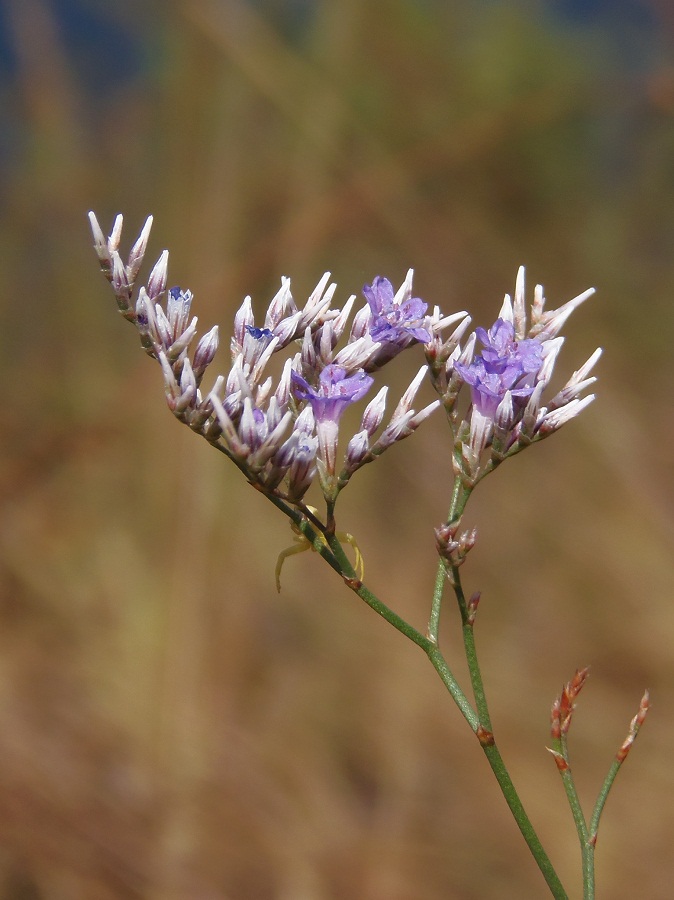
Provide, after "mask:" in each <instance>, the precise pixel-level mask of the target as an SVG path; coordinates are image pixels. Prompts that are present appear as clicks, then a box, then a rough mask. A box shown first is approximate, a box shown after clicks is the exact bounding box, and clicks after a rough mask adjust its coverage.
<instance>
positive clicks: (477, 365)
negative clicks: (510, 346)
mask: <svg viewBox="0 0 674 900" xmlns="http://www.w3.org/2000/svg"><path fill="white" fill-rule="evenodd" d="M454 368H455V369H456V371H457V372H458V373H459V375H460V376H461V378H462V379H463V380H464V381H465V383H466V384H469V385H470V394H471V398H472V401H473V406H474V407H475V408H476V409H477V410H478V412H480V413H481V414H482V415H483V416H485V417H486V418H489V419H493V418H494V417H495V416H496V410H497V409H498V407H499V404H500V403H501V401H502V400H503V398H504V397H505V395H506V393H507V392H508V391H510V395H511V396H512V397H529V396H530V395H531V394H532V393H533V390H534V386H533V385H526V384H519V385H518V381H519V380H520V379H521V378H522V370H521V368H520V367H519V365H517V364H513V363H508V362H507V360H506V365H505V366H504V367H503V371H501V372H490V371H488V369H487V366H486V364H485V362H484V360H483V359H482V358H481V357H479V356H478V357H477V359H476V360H475V361H474V362H472V363H471V364H470V365H469V366H462V365H461V364H460V363H456V365H455V366H454Z"/></svg>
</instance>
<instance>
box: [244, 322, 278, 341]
mask: <svg viewBox="0 0 674 900" xmlns="http://www.w3.org/2000/svg"><path fill="white" fill-rule="evenodd" d="M244 328H245V329H246V331H247V332H248V334H249V335H250V336H251V337H252V338H255V340H256V341H261V340H262V339H263V338H264V339H265V340H267V341H270V340H271V339H272V338H273V337H274V332H273V331H270V330H269V328H256V327H255V326H254V325H244Z"/></svg>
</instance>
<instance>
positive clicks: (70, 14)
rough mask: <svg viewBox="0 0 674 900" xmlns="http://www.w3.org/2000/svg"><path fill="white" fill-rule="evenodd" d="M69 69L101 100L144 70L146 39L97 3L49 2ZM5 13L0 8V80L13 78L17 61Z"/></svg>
mask: <svg viewBox="0 0 674 900" xmlns="http://www.w3.org/2000/svg"><path fill="white" fill-rule="evenodd" d="M45 8H46V9H47V10H48V11H49V13H50V15H51V17H52V20H53V21H54V22H55V23H56V26H57V29H58V33H59V37H60V39H61V41H62V44H63V49H64V50H65V52H66V54H67V55H68V58H69V59H70V60H71V62H72V66H73V69H74V71H75V74H76V75H77V77H78V78H79V79H80V80H81V84H82V85H83V87H84V88H85V89H86V91H87V92H88V93H92V94H93V93H95V94H97V95H101V94H102V95H105V94H106V93H107V92H108V91H110V90H115V89H117V88H118V87H119V85H120V83H121V84H123V83H124V82H128V81H133V80H134V79H136V78H138V77H139V76H141V75H142V74H144V73H145V72H146V71H147V64H148V59H147V49H146V47H145V46H144V44H145V41H146V40H147V37H148V36H147V35H146V34H144V33H143V30H142V28H139V27H134V23H133V21H132V20H131V18H130V17H128V16H127V17H125V16H124V15H123V14H122V15H120V14H119V13H117V14H112V15H111V13H110V9H109V8H108V7H107V6H106V5H103V4H92V3H89V2H86V0H83V2H79V0H49V2H47V3H46V4H45ZM9 16H10V10H8V8H7V7H6V6H4V7H3V6H0V75H1V76H2V77H3V78H7V77H9V78H11V77H13V76H15V75H16V74H17V69H18V58H17V53H16V48H15V46H14V36H13V34H12V29H11V27H10V21H9Z"/></svg>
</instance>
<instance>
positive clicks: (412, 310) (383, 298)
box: [363, 275, 431, 346]
mask: <svg viewBox="0 0 674 900" xmlns="http://www.w3.org/2000/svg"><path fill="white" fill-rule="evenodd" d="M363 294H364V296H365V299H366V300H367V302H368V304H369V306H370V310H371V312H372V321H371V324H370V337H371V338H372V340H373V341H379V342H380V343H390V344H397V345H399V346H401V345H404V346H406V345H407V344H409V343H411V342H413V341H421V343H423V344H426V343H428V341H430V339H431V333H430V331H429V330H428V328H426V324H425V315H426V310H427V309H428V304H427V303H424V301H423V300H421V299H420V298H419V297H409V298H408V299H407V300H402V302H396V299H395V294H394V291H393V285H392V284H391V282H390V281H389V280H388V278H383V277H382V276H381V275H377V276H376V278H375V279H374V281H373V282H372V284H371V285H369V284H366V285H364V286H363Z"/></svg>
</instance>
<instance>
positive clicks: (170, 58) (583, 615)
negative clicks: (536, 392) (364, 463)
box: [0, 0, 674, 900]
mask: <svg viewBox="0 0 674 900" xmlns="http://www.w3.org/2000/svg"><path fill="white" fill-rule="evenodd" d="M673 50H674V7H672V5H671V4H670V3H668V2H667V0H622V2H620V0H593V2H591V0H558V2H554V0H547V2H546V0H510V2H499V0H474V2H471V3H462V2H458V0H416V2H415V0H389V2H383V0H365V2H364V0H342V2H339V3H331V2H329V0H311V2H309V0H258V2H252V0H249V2H246V0H189V2H187V0H184V2H180V0H170V2H166V0H117V2H116V3H114V4H111V3H108V2H104V0H4V2H3V3H1V4H0V78H1V81H0V115H1V116H2V121H1V124H0V166H1V171H0V273H1V280H2V292H1V295H0V296H1V299H0V317H1V321H0V373H1V378H2V384H3V385H4V388H3V397H4V400H3V404H4V406H3V410H2V426H1V432H0V433H1V440H0V509H1V516H0V897H1V898H3V900H4V898H7V900H80V898H81V900H90V898H91V900H126V898H129V900H132V898H141V900H454V898H455V900H477V898H483V897H497V896H498V897H499V898H505V900H521V898H538V897H541V898H543V897H546V896H548V894H547V889H546V887H545V885H544V883H543V880H542V878H541V876H540V874H539V872H538V870H537V868H536V867H535V865H534V863H533V862H532V860H531V859H530V857H529V854H528V850H527V848H526V846H525V845H524V843H523V841H522V840H521V837H520V836H519V833H518V832H517V829H516V827H515V825H514V823H513V822H512V821H511V819H510V816H509V813H508V811H507V808H506V806H505V803H504V802H503V800H502V798H501V797H500V794H499V792H498V789H497V787H496V784H495V783H494V781H493V779H492V777H491V773H490V771H489V769H488V767H487V764H486V762H485V760H484V759H483V758H482V754H481V753H480V752H479V749H478V747H477V746H476V744H475V741H474V738H473V737H472V736H471V735H470V733H469V731H468V729H467V728H466V726H465V723H464V722H463V720H462V719H461V717H460V716H459V714H458V713H457V711H456V710H455V709H454V707H453V705H452V702H451V700H450V698H449V696H448V695H447V694H446V693H445V691H444V689H443V688H442V686H441V685H440V683H439V681H438V680H437V678H436V676H435V674H434V672H433V671H432V669H431V667H430V666H429V665H428V662H427V660H426V659H425V657H424V655H423V653H421V652H420V651H418V650H417V649H416V648H415V647H414V646H412V645H411V644H408V643H407V642H406V641H405V640H404V639H403V638H402V637H401V636H400V635H399V634H397V633H396V632H394V631H393V630H392V629H390V628H389V627H388V626H387V625H386V624H385V623H384V622H383V621H381V620H380V619H378V618H377V617H376V616H375V615H374V614H373V613H372V612H371V611H370V610H368V609H367V608H366V607H365V606H364V605H362V604H359V602H358V601H357V600H356V598H354V597H353V596H352V595H351V594H350V593H349V592H348V591H346V590H345V589H344V587H343V585H342V584H341V582H340V581H339V579H337V578H335V577H334V574H333V573H332V572H331V570H329V568H328V567H326V566H324V565H323V564H322V562H321V560H320V559H318V558H317V557H316V556H315V555H314V554H306V555H302V556H298V557H293V558H291V559H290V560H289V561H288V562H287V563H286V566H285V569H284V574H283V592H282V593H281V595H280V597H279V596H277V594H276V591H275V588H274V565H275V561H276V557H277V554H278V553H279V551H280V550H281V549H282V548H284V547H285V546H287V545H288V544H289V543H290V542H291V534H290V531H289V528H288V525H287V522H286V521H285V520H284V519H283V518H282V517H281V516H280V515H279V514H278V512H277V511H276V510H275V509H274V508H273V507H271V506H270V505H269V504H267V503H266V502H265V500H264V498H263V497H261V496H260V495H259V494H257V493H256V492H254V491H251V490H250V488H249V487H248V486H247V485H246V483H245V481H244V479H243V478H242V477H241V476H240V474H239V472H238V471H237V470H236V469H234V467H233V466H230V465H228V463H227V460H225V459H224V458H222V457H221V456H220V455H219V454H217V453H214V452H213V450H212V449H211V448H210V447H209V446H208V445H207V444H206V443H205V442H204V441H200V440H198V439H197V437H196V436H195V435H193V434H191V433H190V432H189V430H188V429H183V428H180V427H179V425H178V423H177V422H176V421H175V420H174V419H173V418H172V416H171V415H170V414H169V413H168V411H167V409H166V407H165V402H164V399H163V386H162V380H161V373H160V370H159V368H158V367H157V366H156V365H153V364H152V362H151V361H150V360H149V359H148V358H147V357H146V356H145V355H144V354H143V353H142V352H140V351H139V347H138V340H137V336H136V334H135V333H134V331H133V329H131V328H129V327H128V326H127V324H126V323H125V322H124V321H123V320H122V319H121V318H120V317H119V316H118V315H117V313H116V311H115V304H114V298H113V296H112V292H111V291H110V289H109V287H108V286H107V284H106V283H105V281H104V280H103V279H102V277H101V276H100V274H99V271H98V265H97V261H96V259H95V256H94V254H93V252H92V250H91V238H90V235H89V232H88V228H87V223H86V218H85V214H86V212H87V210H89V209H95V210H96V212H97V214H98V215H99V218H100V220H101V222H102V224H103V227H104V229H106V230H107V229H109V227H110V225H111V223H112V221H113V217H114V215H115V214H116V213H117V212H120V211H122V212H123V213H124V215H125V222H126V225H125V234H124V240H123V245H124V247H126V248H128V247H129V246H130V243H131V242H132V240H133V239H134V238H135V236H136V235H137V233H138V231H139V230H140V227H141V225H142V223H143V221H144V219H145V217H146V215H148V214H149V213H153V214H154V216H155V228H154V231H153V234H152V239H151V243H150V249H149V252H148V257H149V258H151V259H150V261H151V262H153V261H154V260H155V259H156V258H157V256H158V255H159V253H160V252H161V250H162V249H163V248H164V247H169V248H170V250H171V265H170V276H169V279H170V283H172V284H174V283H177V284H181V285H182V286H183V287H190V288H191V289H192V290H193V291H194V293H195V297H196V300H195V303H196V312H197V314H198V315H199V319H200V328H201V331H202V333H203V332H204V331H206V330H207V329H208V328H210V327H211V325H212V324H215V323H219V324H220V325H221V336H222V349H221V351H220V353H219V355H218V357H217V358H216V362H215V363H214V366H213V368H214V369H216V370H217V371H224V370H226V369H227V367H228V353H227V343H228V339H229V334H230V328H231V319H232V314H233V312H234V310H235V309H236V308H237V307H238V306H239V304H240V302H241V300H242V299H243V297H244V296H245V295H246V294H248V293H250V294H251V295H252V296H253V300H254V305H255V308H256V311H257V312H258V315H261V314H262V312H263V310H264V309H265V307H266V305H267V303H268V301H269V299H270V298H271V297H272V296H273V294H274V293H275V291H276V289H277V287H278V285H279V283H280V282H279V279H280V277H281V275H289V276H291V277H292V278H293V291H294V294H295V297H296V299H297V300H298V302H300V303H302V302H303V301H304V299H305V298H306V296H307V295H308V293H309V292H310V290H311V289H312V288H313V286H314V285H315V284H316V282H317V281H318V279H319V277H320V276H321V274H322V273H323V271H324V270H326V269H330V270H331V272H332V273H333V277H334V279H335V280H336V281H337V283H338V285H339V289H338V293H337V302H338V303H339V304H340V305H341V304H342V303H343V302H344V301H345V300H346V298H347V297H348V295H349V294H350V293H352V292H357V291H358V290H359V289H360V286H361V285H362V284H363V282H365V281H371V280H372V278H373V277H374V275H376V274H384V275H387V276H388V277H389V278H390V279H391V280H392V281H394V282H395V283H396V284H399V283H400V281H401V280H402V278H403V277H404V274H405V272H406V270H407V268H408V267H409V266H414V268H415V270H416V278H415V288H416V291H415V292H416V293H418V294H419V295H420V296H422V297H423V298H424V299H425V300H426V301H427V302H429V303H430V304H439V305H440V306H441V307H442V308H443V310H444V311H445V312H446V313H449V312H451V311H454V310H457V309H469V310H470V311H471V313H472V315H473V318H474V321H475V323H476V324H482V325H489V324H490V323H491V322H492V321H493V320H494V319H495V317H496V314H497V312H498V309H499V307H500V304H501V300H502V298H503V294H504V293H505V292H506V291H508V292H512V290H513V287H514V279H515V273H516V270H517V267H518V266H519V265H520V264H525V265H526V266H527V273H528V279H529V285H528V290H529V297H531V296H532V292H533V286H534V284H535V283H536V282H538V281H540V282H542V283H543V284H544V285H545V288H546V294H547V297H548V303H549V305H550V306H551V307H556V306H558V305H560V304H561V303H562V302H564V301H566V300H568V299H570V298H571V297H573V296H575V295H576V294H577V293H579V292H580V291H581V290H584V289H585V288H586V287H588V286H590V285H595V286H596V287H597V288H598V294H597V296H596V298H593V299H592V300H591V301H590V302H589V303H588V304H586V305H585V306H584V307H582V308H581V309H580V310H579V311H578V312H576V313H575V314H574V316H573V318H572V319H571V320H570V323H569V325H568V327H567V328H566V329H565V333H566V335H567V343H566V345H565V348H564V350H563V352H562V354H561V357H560V359H559V361H558V365H557V367H558V371H559V373H560V378H561V377H563V376H564V375H568V374H569V373H570V372H571V371H573V370H574V369H575V368H577V367H578V366H579V365H580V364H581V363H582V362H584V360H585V359H586V358H587V356H589V354H590V353H591V352H592V350H593V349H594V348H595V347H596V346H597V345H598V344H600V345H602V346H603V347H604V348H605V355H604V357H603V358H602V361H601V363H600V366H599V371H598V374H599V375H600V382H599V385H598V400H597V402H596V403H595V404H593V405H592V406H591V407H590V408H589V409H588V410H587V411H586V412H585V413H583V415H582V417H580V418H579V419H578V420H576V421H574V422H572V423H570V424H569V425H568V426H566V427H565V428H564V429H563V431H562V432H561V433H560V434H558V435H557V436H555V437H554V439H553V440H551V441H546V442H545V443H544V444H542V445H539V446H537V447H536V448H532V449H531V450H530V451H529V452H527V453H526V454H522V455H521V456H519V457H517V458H516V459H514V460H512V461H511V462H509V463H508V465H507V466H505V467H503V468H502V469H500V470H499V471H498V473H497V475H495V476H494V477H493V478H490V479H488V480H487V481H486V482H485V483H484V484H483V485H481V487H480V489H479V491H478V492H477V493H476V495H475V497H474V500H473V502H472V504H471V507H469V511H468V514H467V523H468V524H470V525H476V526H477V527H478V529H479V543H478V546H477V547H476V549H475V550H474V551H473V554H472V555H471V559H470V561H469V564H468V565H467V566H466V568H465V570H464V572H465V578H466V588H467V590H469V591H471V592H472V591H473V590H476V589H478V588H479V589H481V590H482V604H481V607H480V616H479V618H478V623H477V639H478V646H479V648H480V651H481V656H482V659H483V662H484V676H485V679H486V684H487V688H488V692H489V696H490V701H491V706H492V712H493V718H494V725H495V730H496V732H497V735H498V737H499V740H500V743H501V745H502V751H503V753H504V755H505V758H506V760H507V761H508V762H509V763H510V764H511V767H512V768H511V771H512V774H513V777H514V779H515V782H516V784H517V785H518V786H519V789H520V791H521V795H522V798H523V801H524V803H525V806H526V807H527V809H528V811H529V813H530V815H531V817H532V819H533V821H534V823H535V824H536V826H537V827H538V829H539V833H540V835H541V838H542V840H543V842H544V844H545V845H546V847H547V848H548V851H549V853H550V855H551V857H552V859H553V862H554V863H555V865H556V866H557V867H558V871H559V873H560V875H561V877H562V880H563V881H564V883H565V885H566V886H567V889H568V890H569V892H570V895H571V896H572V897H578V896H579V895H580V891H581V889H580V864H579V854H578V850H577V845H576V838H575V831H574V828H573V823H572V819H571V815H570V813H569V810H568V808H567V806H566V803H565V799H564V795H563V792H562V788H561V784H560V783H559V778H558V775H557V772H556V769H555V766H554V764H553V762H552V760H551V759H550V758H549V755H548V754H547V752H546V750H545V745H546V743H548V742H549V735H548V717H549V708H550V704H551V702H552V700H553V698H554V696H555V695H556V694H557V693H558V692H559V690H560V688H561V686H562V683H563V682H564V681H566V680H568V679H569V678H571V676H572V675H573V673H574V671H575V670H576V668H578V667H580V666H584V665H588V664H589V665H591V666H592V676H591V679H590V681H589V682H588V685H587V686H586V688H585V691H584V694H583V696H582V697H581V702H580V706H579V709H578V711H577V714H576V717H575V720H574V724H573V728H572V732H571V746H572V754H573V756H572V759H573V764H574V771H575V773H576V776H577V779H578V783H579V787H580V790H581V794H582V798H583V800H584V803H585V807H586V810H587V811H589V810H590V809H591V806H592V804H593V803H594V799H595V797H596V792H597V790H598V788H599V785H600V783H601V780H602V779H603V776H604V774H605V772H606V770H607V768H608V766H609V764H610V761H611V759H612V756H613V754H614V752H615V751H616V749H617V747H618V746H619V744H620V742H621V741H622V740H623V738H624V736H625V734H626V732H627V728H628V724H629V720H630V719H631V717H632V716H633V715H634V713H635V712H636V710H637V706H638V701H639V698H640V696H641V694H642V692H643V690H644V688H645V687H648V688H650V690H651V693H652V702H653V710H652V713H651V717H650V719H649V721H648V722H647V724H646V726H645V728H644V731H643V733H642V735H641V737H640V738H639V741H638V742H637V744H636V747H635V748H634V750H633V751H632V754H631V756H630V758H629V759H628V761H627V763H626V765H625V767H624V770H623V771H622V773H621V775H620V777H619V779H618V782H617V784H616V786H615V790H614V792H613V794H612V795H611V796H610V798H609V801H608V803H607V806H606V810H605V815H604V820H603V826H602V832H601V833H600V837H599V843H598V848H597V868H598V884H599V891H598V897H600V898H606V900H608V898H611V900H623V898H632V897H635V896H640V897H648V898H659V900H665V898H670V897H671V896H672V887H671V884H672V880H673V878H674V862H673V860H672V849H671V848H672V842H673V840H674V802H673V799H674V794H673V788H674V774H673V773H672V765H671V747H672V744H673V743H674V656H673V654H672V644H673V641H674V602H673V597H672V594H673V591H672V588H673V587H674V585H673V579H672V549H673V546H672V537H673V532H674V516H673V514H672V503H673V501H674V483H673V480H672V463H671V447H672V440H673V439H674V417H673V415H672V394H673V391H674V377H673V373H672V337H673V335H674V55H673ZM148 271H149V267H147V268H146V269H145V270H144V274H145V275H146V274H147V272H148ZM421 361H422V360H421V353H420V352H419V353H416V352H410V353H409V354H407V355H405V358H404V359H401V360H400V365H399V366H397V367H393V371H392V375H391V377H392V379H393V385H394V388H393V394H392V396H395V392H396V391H399V390H402V389H403V388H404V387H405V386H406V384H407V383H408V382H409V380H410V378H411V376H412V374H413V373H414V372H415V371H416V369H417V368H418V367H419V365H420V364H421ZM425 396H426V397H427V399H428V400H430V394H428V395H425ZM449 478H450V465H449V446H448V433H447V430H446V428H445V426H444V424H443V421H442V419H441V417H440V416H437V417H434V418H433V419H431V420H430V421H429V422H427V423H425V424H424V426H423V427H422V428H421V429H420V430H419V432H417V434H416V435H415V437H414V438H413V439H412V440H410V441H406V442H404V443H403V444H401V445H400V446H398V447H397V448H395V449H394V450H392V451H391V452H390V453H388V454H387V455H386V456H384V457H383V458H382V459H381V460H380V461H379V462H378V464H377V466H371V467H368V468H366V469H364V470H363V471H362V472H360V473H359V474H358V477H357V479H356V480H355V481H354V483H353V485H352V486H351V488H350V490H349V491H347V492H346V493H345V495H344V497H343V498H342V502H341V516H340V518H339V527H341V528H343V529H345V530H348V531H350V532H352V533H353V534H355V535H356V536H357V539H358V542H359V544H360V547H361V549H362V551H363V553H364V557H365V564H366V577H367V581H368V583H369V584H370V585H371V586H372V588H373V589H374V590H375V591H376V592H377V593H378V594H379V595H380V596H381V597H382V599H384V600H386V601H387V602H388V603H389V604H390V605H392V606H393V607H394V608H395V609H397V610H398V611H399V612H400V613H401V614H402V615H404V616H405V617H407V618H408V619H409V620H410V621H411V622H413V623H414V624H415V625H416V626H417V627H418V628H422V629H423V628H425V623H426V620H427V616H428V608H429V598H430V593H431V590H432V583H433V575H434V566H435V552H434V542H433V533H432V528H433V527H434V526H435V525H436V524H438V523H439V522H440V521H441V520H442V518H443V516H444V515H445V512H446V508H447V506H448V501H449V490H450V481H449ZM456 623H457V619H456V616H455V610H454V609H453V608H452V605H451V604H449V603H448V605H447V613H446V615H445V618H444V621H443V645H444V647H445V649H446V653H447V655H448V657H449V659H450V660H451V661H452V662H453V663H455V665H456V669H457V673H458V674H459V676H460V677H461V678H464V679H465V673H464V670H463V668H462V666H461V664H460V648H459V645H458V643H457V640H456Z"/></svg>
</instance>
